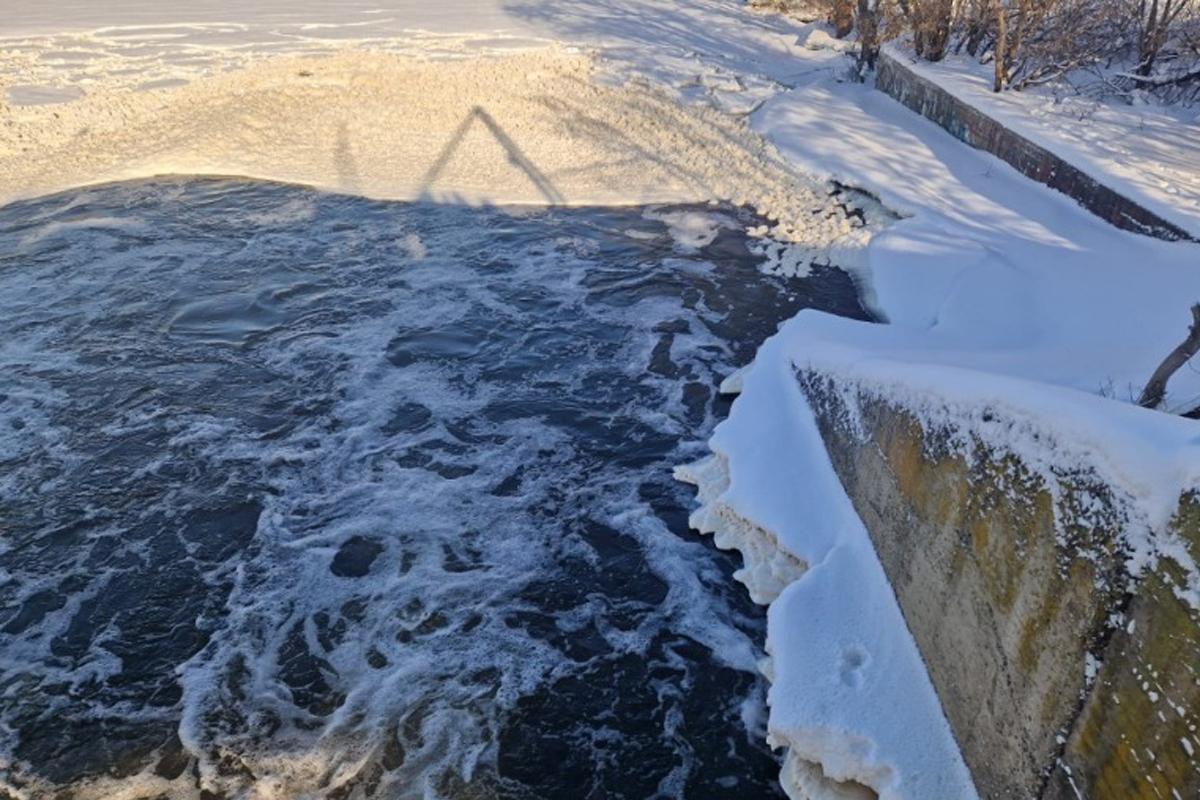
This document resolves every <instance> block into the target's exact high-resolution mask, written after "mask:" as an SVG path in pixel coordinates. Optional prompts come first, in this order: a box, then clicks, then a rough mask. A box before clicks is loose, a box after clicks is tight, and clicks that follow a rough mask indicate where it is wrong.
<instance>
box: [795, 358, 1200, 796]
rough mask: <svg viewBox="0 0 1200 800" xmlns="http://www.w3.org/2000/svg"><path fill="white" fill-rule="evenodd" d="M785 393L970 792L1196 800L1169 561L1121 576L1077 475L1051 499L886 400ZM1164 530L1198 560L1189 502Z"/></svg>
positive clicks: (1041, 482)
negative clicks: (956, 749) (837, 481)
mask: <svg viewBox="0 0 1200 800" xmlns="http://www.w3.org/2000/svg"><path fill="white" fill-rule="evenodd" d="M798 380H799V382H800V385H801V387H802V388H803V390H804V392H805V394H806V395H807V396H808V398H809V400H810V402H811V404H812V406H813V409H814V411H815V412H816V415H817V420H818V425H819V427H820V430H821V433H822V436H823V437H824V439H825V442H826V445H827V449H828V451H829V454H830V457H831V460H832V462H833V465H834V468H835V469H836V471H837V473H838V475H839V477H840V478H841V481H842V483H843V485H844V486H845V488H846V491H847V493H848V494H849V496H850V498H851V500H852V501H853V503H854V506H855V508H856V509H857V511H858V513H859V516H860V517H861V518H862V520H863V522H864V524H865V525H866V527H867V529H868V530H869V531H870V534H871V537H872V540H873V541H874V544H875V547H876V550H877V552H878V553H879V557H880V559H881V561H882V562H883V565H884V568H885V570H886V571H887V574H888V577H889V578H890V580H891V582H892V586H893V588H894V589H895V592H896V596H897V598H898V600H899V602H900V606H901V608H902V610H903V611H904V615H905V619H906V621H907V623H908V626H909V629H910V630H911V631H912V634H913V636H914V638H915V639H916V642H917V645H918V646H919V648H920V650H921V653H922V655H923V657H924V659H925V661H926V664H927V666H928V669H929V674H930V678H931V679H932V681H933V684H934V686H935V687H936V688H937V691H938V695H939V697H940V698H941V701H942V705H943V707H944V709H945V711H946V715H947V718H948V720H949V721H950V724H951V727H952V728H953V729H954V732H955V735H956V738H957V739H958V742H959V745H960V747H961V748H962V752H963V756H964V758H965V759H966V762H967V764H968V766H969V767H970V768H971V771H972V774H973V776H974V778H975V782H976V785H977V787H978V789H979V791H980V794H981V795H982V796H983V797H984V798H988V799H989V800H991V799H1001V798H1002V799H1003V800H1027V799H1028V798H1038V799H1039V800H1077V798H1079V797H1086V798H1089V800H1137V799H1138V798H1194V797H1200V734H1198V733H1197V729H1198V726H1200V614H1198V613H1197V611H1196V609H1194V608H1192V607H1191V606H1189V605H1188V604H1187V603H1186V602H1185V601H1184V600H1182V599H1180V597H1179V596H1178V593H1177V591H1176V590H1177V589H1178V588H1179V586H1180V585H1181V581H1182V580H1183V577H1182V573H1181V572H1180V571H1179V569H1178V567H1177V566H1176V565H1175V564H1174V562H1172V561H1170V560H1168V559H1163V560H1162V563H1161V564H1160V565H1159V566H1158V567H1157V568H1156V569H1154V570H1153V571H1151V572H1150V573H1149V574H1147V575H1145V576H1141V577H1140V578H1139V579H1137V580H1134V578H1133V577H1131V576H1130V575H1129V574H1128V572H1127V571H1126V568H1125V563H1126V559H1125V553H1124V551H1123V537H1122V533H1123V530H1124V527H1125V526H1126V525H1127V523H1128V517H1127V516H1126V514H1125V512H1124V511H1123V509H1122V504H1121V502H1120V499H1119V498H1118V497H1117V496H1115V494H1114V493H1113V492H1112V491H1110V490H1109V489H1107V488H1106V487H1105V485H1104V484H1103V482H1101V481H1100V480H1099V478H1098V477H1097V476H1096V475H1093V474H1089V473H1088V472H1087V471H1086V470H1085V471H1082V472H1081V471H1080V470H1079V469H1078V468H1077V467H1072V468H1071V469H1070V470H1067V471H1064V473H1063V474H1062V476H1060V477H1059V478H1056V479H1055V485H1054V486H1050V485H1048V484H1047V478H1046V477H1044V475H1045V471H1044V469H1043V470H1041V471H1040V472H1035V471H1034V470H1033V469H1032V468H1031V466H1030V465H1028V464H1025V463H1023V462H1022V461H1021V459H1020V458H1018V457H1017V456H1014V455H1012V454H1005V453H996V452H994V451H991V450H989V449H988V448H987V447H986V446H985V445H983V444H982V443H981V442H978V441H976V444H975V446H974V450H973V452H970V453H968V454H967V457H964V455H963V451H962V445H961V441H962V440H961V436H958V437H955V438H954V439H952V438H951V436H950V433H951V432H949V431H931V430H926V429H925V428H923V427H922V425H921V423H920V421H919V420H918V419H917V417H916V416H915V415H914V414H912V413H911V412H909V411H906V410H905V409H903V408H901V407H898V406H896V405H894V404H893V403H891V402H890V401H887V400H883V399H879V398H878V397H876V396H869V395H865V394H863V393H862V392H861V391H860V390H857V389H854V388H853V387H847V386H845V385H838V384H837V383H835V381H833V380H832V379H830V378H828V377H827V376H823V375H821V374H819V373H815V372H812V371H802V372H800V373H799V374H798ZM955 440H956V441H958V442H959V444H956V445H955V446H954V447H951V446H949V442H951V441H955ZM1172 524H1173V526H1174V528H1175V532H1176V533H1177V534H1178V535H1179V536H1180V538H1181V539H1182V541H1183V542H1184V544H1185V546H1186V547H1187V548H1189V550H1190V551H1191V554H1192V557H1193V558H1195V559H1200V498H1198V497H1196V496H1194V495H1188V496H1185V497H1184V498H1183V499H1182V500H1181V502H1180V508H1179V514H1178V516H1177V518H1176V519H1175V521H1174V522H1173V523H1172Z"/></svg>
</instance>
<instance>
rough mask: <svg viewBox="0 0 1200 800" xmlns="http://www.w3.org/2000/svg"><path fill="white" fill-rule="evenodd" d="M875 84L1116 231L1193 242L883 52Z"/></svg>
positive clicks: (955, 135)
mask: <svg viewBox="0 0 1200 800" xmlns="http://www.w3.org/2000/svg"><path fill="white" fill-rule="evenodd" d="M875 85H876V87H877V88H879V89H880V90H881V91H883V92H886V93H887V94H889V95H891V96H892V97H894V98H895V99H896V100H899V101H900V102H901V103H903V104H904V105H906V106H908V107H909V108H910V109H912V110H913V111H916V112H917V113H918V114H921V115H922V116H924V117H926V118H928V119H930V120H933V121H934V122H936V123H937V124H938V125H940V126H942V127H943V128H945V129H946V130H947V131H948V132H949V133H950V134H952V135H953V136H954V137H956V138H958V139H960V140H961V141H963V142H966V143H967V144H969V145H971V146H972V147H975V148H978V149H979V150H985V151H987V152H989V153H991V154H992V155H995V156H997V157H999V158H1001V159H1003V160H1004V161H1007V162H1008V163H1009V164H1011V165H1012V166H1013V167H1015V168H1016V169H1017V170H1018V171H1020V172H1021V173H1022V174H1023V175H1025V176H1027V177H1029V178H1032V179H1033V180H1035V181H1037V182H1038V183H1043V184H1045V185H1047V186H1049V187H1050V188H1051V189H1055V190H1057V191H1059V192H1062V193H1063V194H1065V195H1067V196H1068V197H1070V198H1072V199H1074V200H1075V201H1077V202H1078V203H1079V204H1080V205H1081V206H1083V207H1084V208H1086V209H1087V210H1088V211H1091V212H1092V213H1093V214H1095V215H1096V216H1098V217H1100V218H1101V219H1103V220H1105V221H1107V222H1110V223H1112V224H1113V225H1116V226H1117V227H1118V228H1123V229H1125V230H1129V231H1134V232H1137V233H1143V234H1146V235H1148V236H1155V237H1157V238H1159V239H1167V240H1170V241H1176V240H1188V241H1194V238H1193V237H1192V236H1191V235H1189V234H1188V233H1187V231H1185V230H1183V229H1182V228H1180V227H1178V226H1177V225H1174V224H1172V223H1170V222H1168V221H1166V220H1165V219H1163V218H1162V217H1160V216H1158V215H1157V214H1155V213H1154V212H1153V211H1150V210H1149V209H1147V208H1145V207H1143V206H1141V205H1139V204H1138V203H1136V202H1134V201H1133V200H1130V199H1129V198H1128V197H1125V196H1124V195H1122V194H1120V193H1119V192H1117V191H1115V190H1113V189H1110V188H1109V187H1107V186H1105V185H1104V184H1102V183H1100V182H1099V181H1098V180H1096V179H1095V178H1093V177H1091V176H1090V175H1088V174H1086V173H1084V172H1083V171H1082V170H1080V169H1077V168H1076V167H1074V166H1072V165H1071V164H1068V163H1067V162H1066V161H1064V160H1062V159H1061V158H1059V157H1058V156H1056V155H1055V154H1054V153H1051V152H1050V151H1049V150H1047V149H1045V148H1044V147H1041V146H1040V145H1037V144H1034V143H1033V142H1031V141H1030V140H1029V139H1026V138H1025V137H1023V136H1021V135H1020V134H1018V133H1014V132H1013V131H1012V130H1010V129H1008V128H1006V127H1004V125H1002V124H1000V123H999V122H997V121H996V120H994V119H992V118H991V117H989V116H987V115H986V114H984V113H983V112H981V111H979V110H978V109H976V108H974V107H973V106H970V105H967V104H966V103H964V102H963V101H961V100H959V99H958V98H957V97H955V96H954V95H952V94H950V93H949V92H947V91H946V90H945V89H943V88H941V87H940V86H938V85H937V84H935V83H933V82H932V81H929V80H927V79H926V78H923V77H921V76H920V75H918V74H917V73H916V72H914V71H913V70H912V69H911V68H909V67H908V66H907V65H906V64H904V63H903V61H902V60H901V59H899V58H897V57H896V56H894V55H892V54H890V53H888V52H886V51H885V52H883V53H880V56H879V64H878V72H877V76H876V81H875Z"/></svg>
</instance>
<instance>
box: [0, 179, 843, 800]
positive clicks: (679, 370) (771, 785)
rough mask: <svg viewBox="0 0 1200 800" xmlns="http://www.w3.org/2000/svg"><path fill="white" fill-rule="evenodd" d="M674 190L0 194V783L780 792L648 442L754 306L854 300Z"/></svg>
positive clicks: (717, 372) (763, 328)
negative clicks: (589, 199)
mask: <svg viewBox="0 0 1200 800" xmlns="http://www.w3.org/2000/svg"><path fill="white" fill-rule="evenodd" d="M670 211H671V212H672V213H665V214H664V213H661V210H660V211H659V213H654V212H651V213H644V212H643V211H641V210H637V209H620V210H603V209H575V210H567V209H558V210H537V211H529V210H519V209H470V208H462V207H449V206H433V205H424V204H401V203H383V202H375V201H369V200H363V199H356V198H347V197H339V196H331V195H325V194H321V193H317V192H314V191H310V190H306V189H301V188H296V187H288V186H279V185H271V184H257V183H246V182H231V181H212V180H187V181H184V180H171V181H164V180H158V181H150V182H138V183H134V184H126V185H114V186H106V187H100V188H95V189H91V190H85V191H78V192H73V193H71V194H69V195H61V196H57V197H52V198H48V199H44V200H39V201H34V202H25V203H20V204H15V205H10V206H7V207H4V208H0V534H2V535H0V669H2V674H0V747H2V750H3V752H0V767H2V768H3V773H2V775H3V777H2V778H0V786H2V787H5V788H6V789H7V791H8V793H9V794H10V795H11V796H14V797H41V796H45V795H46V794H48V793H49V792H50V791H52V790H63V789H65V790H66V791H65V793H64V794H62V795H61V796H62V797H80V798H82V797H147V798H149V797H158V796H167V797H191V796H201V791H202V790H203V792H204V794H203V796H204V797H209V798H220V797H256V798H257V797H264V798H265V797H280V798H283V797H329V798H353V797H386V798H406V797H447V798H473V797H512V798H559V797H562V798H565V797H578V798H631V799H632V798H637V799H638V800H644V799H645V798H651V797H685V796H686V797H688V798H707V797H712V798H717V797H737V798H745V797H771V796H777V794H778V790H777V789H776V783H775V778H776V774H777V770H778V765H777V763H776V762H775V761H774V759H773V757H772V755H771V754H770V752H769V751H768V750H767V749H766V747H765V745H764V744H762V734H763V731H762V727H763V721H764V717H765V708H764V686H763V681H762V680H761V678H760V677H759V676H758V675H757V672H756V670H755V662H756V659H757V658H758V657H759V655H760V654H759V653H758V645H759V643H761V641H762V640H763V638H764V630H763V628H764V621H763V616H762V614H761V611H760V610H759V609H756V608H754V607H752V606H751V605H750V604H749V603H748V601H747V600H745V599H744V595H743V592H742V590H741V589H740V587H737V586H736V585H735V584H734V583H733V582H732V580H731V578H730V572H731V570H732V568H733V563H732V561H731V559H730V557H728V556H726V555H724V554H721V553H718V552H716V551H714V550H713V549H712V548H711V547H710V546H709V545H708V543H707V542H706V541H701V540H699V539H698V538H696V537H694V536H693V535H692V534H690V533H689V532H688V530H687V525H686V510H685V509H686V508H687V507H688V506H689V505H690V500H689V492H688V490H687V489H686V488H685V487H681V486H677V485H675V484H674V483H673V482H672V480H671V476H670V468H671V467H672V466H673V465H675V464H677V463H680V462H685V461H688V460H689V459H691V458H693V457H695V456H697V455H698V454H699V453H700V452H701V450H702V448H703V442H704V440H705V439H706V437H707V436H708V434H709V433H710V432H711V430H712V428H713V426H714V425H715V424H716V422H717V421H718V419H719V418H720V417H721V416H722V415H723V414H724V412H725V410H726V409H725V406H723V404H722V401H721V400H720V399H719V398H718V397H717V396H715V393H714V387H715V386H716V385H717V384H718V383H719V381H720V379H721V378H723V377H724V376H725V375H727V374H728V373H729V372H731V371H732V370H733V369H734V368H735V367H737V366H740V365H742V364H744V363H745V362H747V361H748V360H749V358H750V357H751V356H752V354H753V352H754V349H755V347H756V346H757V344H758V343H759V342H761V340H762V339H763V338H765V337H766V336H767V335H769V334H770V333H771V332H773V330H774V328H775V326H776V324H777V323H778V322H779V321H781V320H782V319H784V318H786V317H788V316H790V315H792V314H794V313H795V312H796V311H797V310H799V309H800V308H803V307H806V306H815V307H819V308H823V309H826V310H830V311H834V312H837V313H843V314H850V315H861V314H862V311H861V309H860V307H859V305H858V302H857V300H856V299H855V294H854V289H853V285H852V283H851V282H850V280H849V279H848V278H847V277H846V276H845V275H844V274H843V273H841V272H840V271H838V270H836V269H831V268H826V269H818V270H817V271H816V272H815V273H814V274H813V275H812V276H811V277H809V278H806V279H803V280H792V281H790V282H788V281H784V280H783V279H779V278H772V277H766V276H764V275H763V274H761V272H760V270H759V262H760V261H761V259H760V258H758V257H756V256H755V255H753V254H752V252H751V251H750V250H749V249H748V246H747V244H748V242H747V239H746V237H745V234H744V233H743V231H744V229H745V228H746V226H747V225H748V224H753V221H752V220H750V219H749V218H748V217H747V216H746V215H745V214H743V212H739V211H734V210H731V209H708V208H705V209H673V210H670ZM674 212H686V214H682V217H681V214H680V213H674ZM681 218H683V219H685V220H687V221H689V222H690V224H692V227H693V228H695V224H696V223H697V221H699V223H700V226H699V227H700V235H699V236H693V237H691V238H689V239H687V240H686V241H684V240H680V239H679V238H678V236H677V237H676V238H672V236H671V235H670V229H669V227H668V225H667V224H666V223H665V222H664V220H667V221H671V222H672V224H674V225H675V227H676V228H678V227H679V225H678V222H679V220H680V219H681ZM705 231H707V233H706V232H705ZM714 233H715V238H714V237H713V234H714ZM710 240H711V241H710ZM2 795H3V791H0V796H2Z"/></svg>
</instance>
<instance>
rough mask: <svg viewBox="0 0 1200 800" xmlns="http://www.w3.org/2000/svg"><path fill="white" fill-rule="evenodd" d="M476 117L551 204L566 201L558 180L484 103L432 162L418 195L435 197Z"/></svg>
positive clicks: (474, 111)
mask: <svg viewBox="0 0 1200 800" xmlns="http://www.w3.org/2000/svg"><path fill="white" fill-rule="evenodd" d="M476 120H478V121H479V122H480V123H481V124H483V126H484V127H485V128H487V130H488V131H489V132H490V133H491V134H492V136H493V137H494V138H495V139H496V141H497V142H498V143H499V144H500V146H501V147H503V148H504V151H505V153H507V154H508V163H510V164H512V165H513V166H515V167H517V168H518V169H520V170H521V171H522V172H523V173H525V176H526V177H527V178H529V181H530V182H531V183H532V184H533V185H534V187H535V188H536V189H537V190H538V193H539V194H541V195H542V197H543V198H545V200H546V202H547V203H549V204H550V205H562V204H563V203H565V202H566V197H565V196H564V195H563V194H562V193H561V192H559V190H558V189H557V188H556V187H555V185H554V183H553V182H552V181H551V180H550V179H549V178H548V177H546V175H545V173H543V172H542V171H541V170H540V169H538V167H537V165H536V164H534V163H533V161H531V160H530V159H529V157H528V156H527V155H525V152H524V151H523V150H521V148H520V147H519V146H518V145H517V143H516V142H515V141H513V139H512V137H511V136H509V135H508V134H507V133H506V132H505V130H504V129H503V128H502V127H501V126H500V123H498V122H496V120H495V118H494V117H492V115H491V114H489V113H488V112H487V111H486V110H485V109H484V108H482V107H481V106H474V107H473V108H472V109H471V111H470V113H469V114H467V116H466V117H465V118H464V119H463V121H462V122H460V123H459V125H458V127H457V128H456V129H455V130H454V133H453V134H452V135H451V136H450V139H449V141H447V142H446V145H445V146H444V147H443V148H442V151H441V152H440V153H439V154H438V157H437V158H436V159H434V162H433V164H432V165H430V167H429V169H428V170H427V171H426V173H425V175H424V177H423V178H421V184H420V190H419V191H418V193H417V196H418V197H420V198H421V199H422V200H429V199H432V191H431V190H432V187H433V184H434V182H435V181H437V179H438V176H440V175H441V173H442V171H443V170H444V169H445V168H446V165H447V164H448V163H450V159H451V158H453V157H454V154H455V153H456V152H457V151H458V148H459V147H460V146H461V145H462V142H463V139H465V138H466V136H467V132H468V131H470V129H471V126H472V125H474V124H475V122H476Z"/></svg>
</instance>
